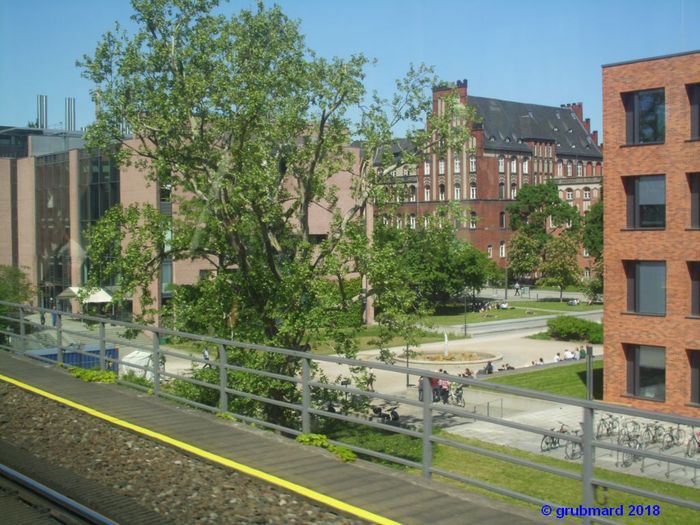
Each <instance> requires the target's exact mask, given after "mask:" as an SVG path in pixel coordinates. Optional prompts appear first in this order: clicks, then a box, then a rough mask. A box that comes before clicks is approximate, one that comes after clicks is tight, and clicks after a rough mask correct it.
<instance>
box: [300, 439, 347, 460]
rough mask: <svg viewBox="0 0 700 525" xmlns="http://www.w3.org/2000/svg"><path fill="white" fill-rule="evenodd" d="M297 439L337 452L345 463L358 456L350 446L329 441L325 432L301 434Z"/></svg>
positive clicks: (303, 443) (305, 443)
mask: <svg viewBox="0 0 700 525" xmlns="http://www.w3.org/2000/svg"><path fill="white" fill-rule="evenodd" d="M297 441H298V442H299V443H301V444H302V445H309V446H312V447H319V448H325V449H326V450H327V451H328V452H332V453H333V454H335V455H336V456H337V457H338V458H339V459H340V460H341V461H343V462H344V463H349V462H352V461H355V460H356V459H357V456H356V455H355V453H354V452H353V451H352V450H350V449H349V448H345V447H341V446H339V445H333V444H332V443H331V442H330V441H328V437H327V436H325V435H323V434H300V435H298V436H297Z"/></svg>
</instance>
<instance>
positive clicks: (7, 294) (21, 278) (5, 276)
mask: <svg viewBox="0 0 700 525" xmlns="http://www.w3.org/2000/svg"><path fill="white" fill-rule="evenodd" d="M33 293H34V289H33V288H32V285H31V283H30V282H29V278H28V277H27V274H25V273H24V272H23V271H22V270H21V269H20V268H16V267H14V266H3V265H0V301H7V302H8V303H26V302H27V301H29V300H30V299H31V297H32V294H33Z"/></svg>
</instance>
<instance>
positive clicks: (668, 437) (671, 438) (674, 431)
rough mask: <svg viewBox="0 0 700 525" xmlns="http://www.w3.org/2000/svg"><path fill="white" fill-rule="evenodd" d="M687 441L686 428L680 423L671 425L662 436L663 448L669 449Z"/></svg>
mask: <svg viewBox="0 0 700 525" xmlns="http://www.w3.org/2000/svg"><path fill="white" fill-rule="evenodd" d="M683 441H685V430H683V429H682V428H681V425H680V424H678V425H676V426H675V427H673V426H670V427H668V430H667V431H666V432H665V433H664V435H663V437H662V438H661V450H668V449H669V448H671V447H672V446H674V445H678V446H680V445H682V444H683Z"/></svg>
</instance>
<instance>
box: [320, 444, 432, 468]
mask: <svg viewBox="0 0 700 525" xmlns="http://www.w3.org/2000/svg"><path fill="white" fill-rule="evenodd" d="M328 441H329V442H330V443H332V444H334V445H338V446H341V447H345V448H347V449H350V450H352V451H353V452H355V453H357V454H362V455H365V456H371V457H374V458H378V459H383V460H384V461H390V462H391V463H398V464H399V465H404V466H406V467H411V468H415V469H420V468H421V465H420V463H416V462H415V461H411V460H410V459H404V458H399V457H397V456H392V455H391V454H385V453H384V452H377V451H376V450H370V449H368V448H363V447H358V446H357V445H351V444H349V443H344V442H343V441H338V440H335V439H329V440H328Z"/></svg>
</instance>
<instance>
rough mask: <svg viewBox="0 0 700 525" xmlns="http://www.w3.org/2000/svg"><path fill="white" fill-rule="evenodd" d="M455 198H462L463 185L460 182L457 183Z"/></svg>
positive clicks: (457, 199)
mask: <svg viewBox="0 0 700 525" xmlns="http://www.w3.org/2000/svg"><path fill="white" fill-rule="evenodd" d="M455 200H456V201H461V200H462V187H461V186H460V185H459V184H455Z"/></svg>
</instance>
